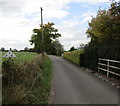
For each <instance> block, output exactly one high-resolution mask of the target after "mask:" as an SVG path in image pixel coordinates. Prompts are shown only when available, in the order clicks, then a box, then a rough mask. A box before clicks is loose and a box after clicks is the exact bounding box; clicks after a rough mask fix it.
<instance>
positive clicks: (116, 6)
mask: <svg viewBox="0 0 120 106" xmlns="http://www.w3.org/2000/svg"><path fill="white" fill-rule="evenodd" d="M86 33H87V34H88V37H90V38H91V42H90V43H91V44H92V45H118V44H120V1H119V2H112V4H111V6H110V8H109V9H108V10H99V11H98V14H97V16H96V17H93V18H92V20H91V22H90V23H89V29H88V30H87V32H86Z"/></svg>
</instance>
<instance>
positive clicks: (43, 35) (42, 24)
mask: <svg viewBox="0 0 120 106" xmlns="http://www.w3.org/2000/svg"><path fill="white" fill-rule="evenodd" d="M40 9H41V29H42V56H44V32H43V30H44V29H43V15H42V11H43V9H42V7H41V8H40Z"/></svg>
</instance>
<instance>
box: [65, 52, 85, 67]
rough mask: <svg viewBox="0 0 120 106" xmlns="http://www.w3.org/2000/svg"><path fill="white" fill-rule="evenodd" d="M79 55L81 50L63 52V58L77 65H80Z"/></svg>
mask: <svg viewBox="0 0 120 106" xmlns="http://www.w3.org/2000/svg"><path fill="white" fill-rule="evenodd" d="M81 53H83V50H75V51H71V52H70V51H69V52H64V53H63V57H64V58H65V59H67V60H69V61H71V62H73V63H75V64H77V65H80V54H81Z"/></svg>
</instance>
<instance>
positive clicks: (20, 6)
mask: <svg viewBox="0 0 120 106" xmlns="http://www.w3.org/2000/svg"><path fill="white" fill-rule="evenodd" d="M108 1H109V0H74V1H73V0H44V1H43V0H19V1H18V0H1V1H0V36H1V38H0V41H1V40H2V44H1V46H4V47H5V48H7V49H9V48H10V47H14V48H17V49H22V48H24V46H28V47H30V43H29V39H30V37H31V35H32V30H33V29H34V28H38V27H39V24H40V7H43V9H44V10H43V15H44V22H46V21H47V20H49V21H50V20H51V19H58V20H59V21H61V24H60V25H56V26H57V28H58V29H59V32H60V33H61V34H62V38H61V41H62V43H64V44H65V46H66V47H65V48H68V47H69V45H68V44H69V43H70V42H72V43H70V45H72V44H75V45H76V44H77V43H79V42H78V41H77V40H79V41H81V42H82V40H80V39H83V41H84V42H86V41H87V39H86V36H84V35H85V29H82V28H81V27H78V28H76V26H78V25H80V24H84V23H85V22H87V21H89V20H90V19H91V14H92V15H94V13H92V12H90V11H89V12H88V13H85V14H83V15H81V16H80V17H81V18H82V20H78V19H79V18H75V19H69V17H67V16H68V15H69V12H68V11H67V9H68V8H69V5H68V4H69V3H72V2H76V3H80V2H86V3H104V2H108ZM65 17H67V18H68V19H66V20H64V21H63V20H62V19H64V18H65ZM73 17H74V16H73ZM58 20H57V21H58ZM81 36H84V37H83V38H82V37H81ZM77 37H78V39H77ZM69 41H70V42H69ZM74 42H76V43H74Z"/></svg>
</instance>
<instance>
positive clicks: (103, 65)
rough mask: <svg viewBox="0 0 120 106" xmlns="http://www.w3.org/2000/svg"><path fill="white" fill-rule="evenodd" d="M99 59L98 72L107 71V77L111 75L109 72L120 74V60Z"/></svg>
mask: <svg viewBox="0 0 120 106" xmlns="http://www.w3.org/2000/svg"><path fill="white" fill-rule="evenodd" d="M98 60H99V61H98V72H99V71H100V70H102V71H106V72H107V77H109V73H111V74H114V75H117V76H120V61H116V60H110V59H101V58H99V59H98Z"/></svg>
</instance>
